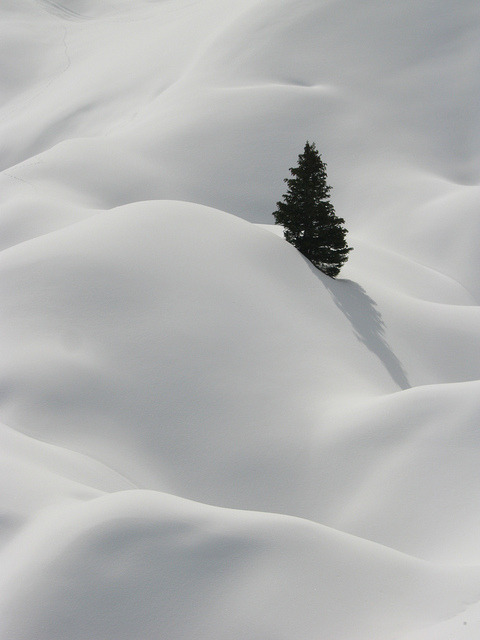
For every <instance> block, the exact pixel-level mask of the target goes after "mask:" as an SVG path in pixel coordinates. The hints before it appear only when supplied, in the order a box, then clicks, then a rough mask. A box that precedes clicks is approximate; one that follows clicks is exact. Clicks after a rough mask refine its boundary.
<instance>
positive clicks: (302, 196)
mask: <svg viewBox="0 0 480 640" xmlns="http://www.w3.org/2000/svg"><path fill="white" fill-rule="evenodd" d="M290 173H291V174H292V176H293V177H292V178H285V182H286V183H287V185H288V191H287V193H286V194H285V195H284V196H283V202H277V210H276V211H274V213H273V215H274V217H275V222H276V224H281V225H283V227H284V234H285V239H286V240H287V241H288V242H290V243H291V244H293V246H294V247H296V248H297V249H298V250H299V251H300V252H301V253H302V254H303V255H304V256H305V257H306V258H308V260H310V262H311V263H312V264H314V265H315V266H316V267H317V268H318V269H320V270H321V271H323V272H324V273H326V274H327V275H329V276H331V277H332V278H334V277H335V276H336V275H338V273H339V271H340V269H341V267H342V265H343V264H344V263H345V262H346V261H347V259H348V253H349V251H351V250H352V249H351V248H350V247H348V246H347V243H346V240H345V235H346V233H347V231H346V229H345V228H344V227H343V224H344V223H345V220H344V219H343V218H339V217H337V216H336V215H335V209H334V208H333V205H332V203H331V202H330V201H329V200H328V198H329V194H330V190H331V187H330V186H328V185H327V172H326V165H325V163H324V162H322V159H321V156H320V154H319V153H318V151H317V149H316V147H315V143H312V144H310V143H309V142H308V141H307V143H306V144H305V149H304V151H303V153H302V154H300V155H299V156H298V165H297V166H296V167H292V168H290Z"/></svg>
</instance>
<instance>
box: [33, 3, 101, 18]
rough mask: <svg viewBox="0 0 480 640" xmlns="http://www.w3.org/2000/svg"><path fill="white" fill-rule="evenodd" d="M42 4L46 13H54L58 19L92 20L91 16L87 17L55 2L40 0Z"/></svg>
mask: <svg viewBox="0 0 480 640" xmlns="http://www.w3.org/2000/svg"><path fill="white" fill-rule="evenodd" d="M40 4H42V5H43V6H44V7H45V9H46V11H48V12H49V13H52V14H53V15H55V16H57V17H58V18H63V19H65V20H75V21H78V20H91V19H92V18H91V17H90V16H86V15H84V14H82V13H78V12H77V11H73V9H69V8H68V7H65V6H63V5H62V4H60V3H59V2H55V1H54V0H40Z"/></svg>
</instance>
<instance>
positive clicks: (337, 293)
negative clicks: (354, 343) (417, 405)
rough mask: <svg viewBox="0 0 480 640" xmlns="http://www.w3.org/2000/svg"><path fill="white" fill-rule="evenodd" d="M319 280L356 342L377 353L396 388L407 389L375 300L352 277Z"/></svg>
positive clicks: (403, 373)
mask: <svg viewBox="0 0 480 640" xmlns="http://www.w3.org/2000/svg"><path fill="white" fill-rule="evenodd" d="M323 282H324V284H325V286H326V288H327V289H328V291H329V292H330V295H331V296H332V298H333V300H334V302H335V304H336V305H337V307H338V308H339V309H340V311H341V312H342V313H343V314H344V316H345V317H346V318H347V319H348V321H349V322H350V324H351V325H352V328H353V331H354V332H355V335H356V336H357V338H358V339H359V340H360V342H363V344H364V345H365V346H366V347H367V348H368V349H370V351H371V352H372V353H374V354H375V355H376V356H377V358H378V359H379V360H380V362H381V363H382V364H383V366H384V367H385V369H386V370H387V371H388V373H389V374H390V376H391V377H392V379H393V381H394V382H395V383H396V384H397V385H398V386H399V387H400V389H410V387H411V385H410V382H409V381H408V378H407V376H406V373H405V370H404V368H403V366H402V363H401V362H400V360H399V359H398V358H397V356H396V355H395V354H394V352H393V351H392V349H391V347H390V345H389V344H388V342H387V341H386V339H385V323H384V321H383V319H382V315H381V313H380V312H379V311H378V309H377V303H376V302H375V300H372V298H370V296H369V295H368V294H367V292H366V291H365V289H363V287H361V286H360V285H359V284H358V283H357V282H353V281H352V280H332V279H331V278H325V279H324V280H323Z"/></svg>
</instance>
